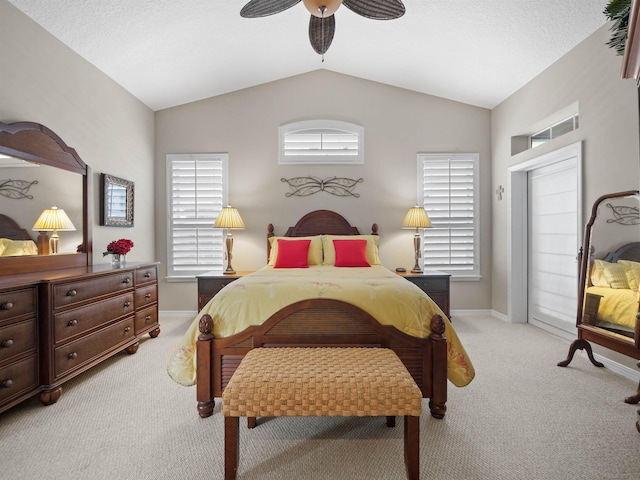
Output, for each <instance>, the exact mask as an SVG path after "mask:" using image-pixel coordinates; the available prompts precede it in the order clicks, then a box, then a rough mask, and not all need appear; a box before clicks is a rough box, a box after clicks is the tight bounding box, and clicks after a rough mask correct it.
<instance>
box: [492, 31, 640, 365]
mask: <svg viewBox="0 0 640 480" xmlns="http://www.w3.org/2000/svg"><path fill="white" fill-rule="evenodd" d="M609 36H610V32H609V30H608V25H605V26H603V27H602V28H600V29H599V30H598V31H597V32H595V33H594V34H593V35H591V36H590V37H589V38H587V39H586V40H585V41H584V42H582V43H581V44H580V45H578V46H577V47H576V48H575V49H573V50H572V51H571V52H569V53H568V54H567V55H566V56H564V57H563V58H562V59H560V60H559V61H558V62H556V63H555V64H554V65H552V66H551V67H549V68H548V69H547V70H546V71H544V72H543V73H542V74H541V75H539V76H538V77H536V78H535V79H534V80H533V81H532V82H530V83H529V84H528V85H526V86H525V87H524V88H522V89H521V90H520V91H518V92H517V93H515V94H514V95H512V96H511V97H510V98H508V99H507V100H506V101H504V102H503V103H502V104H501V105H499V106H498V107H496V108H495V109H494V110H493V111H492V130H491V139H492V148H493V169H492V191H493V190H495V189H496V188H497V186H498V185H503V186H506V185H507V169H508V168H509V167H511V166H514V165H517V164H519V163H521V162H524V161H527V160H530V159H532V158H534V157H536V156H538V155H541V154H544V153H548V152H550V151H553V150H556V149H559V148H561V147H564V146H567V145H570V144H573V143H575V142H582V148H583V150H582V160H583V202H582V207H583V208H582V211H583V217H584V218H583V222H582V225H584V224H586V222H587V220H588V218H589V215H590V213H591V206H592V204H593V202H594V200H596V199H597V198H598V197H599V196H600V195H603V194H605V193H610V192H617V191H623V190H634V189H638V187H639V185H640V163H639V152H638V150H639V149H638V93H637V89H636V86H635V82H633V81H632V80H622V79H620V68H621V63H622V61H621V57H619V56H616V55H615V52H614V51H613V50H612V49H610V48H608V47H607V46H606V42H607V41H608V39H609ZM574 102H578V105H579V113H580V128H579V129H578V130H576V131H574V132H572V133H570V134H567V135H565V136H563V137H560V138H558V139H556V140H552V141H551V142H549V143H547V144H545V145H543V146H540V147H537V148H535V149H534V150H532V151H527V152H523V153H520V154H518V155H514V156H512V155H511V137H512V136H514V135H521V134H525V133H533V129H532V127H533V126H535V125H537V124H538V122H540V121H541V120H543V119H545V118H548V117H549V116H551V115H553V114H554V113H555V112H557V111H559V110H562V109H563V108H565V107H567V106H569V105H571V104H573V103H574ZM505 198H506V197H505ZM491 212H492V220H493V231H492V240H493V244H492V252H493V257H492V258H493V262H492V268H491V271H492V274H491V277H492V287H493V288H492V292H493V296H492V305H493V309H494V310H495V311H497V312H500V313H503V314H505V315H506V314H507V294H508V291H509V285H508V283H507V260H508V259H507V255H506V254H505V253H504V252H506V251H507V234H508V231H507V229H508V226H507V202H506V201H498V200H497V199H496V198H495V196H493V200H492V207H491ZM576 253H577V252H576ZM576 268H577V266H576ZM576 274H577V272H576ZM594 350H595V351H597V352H598V353H601V354H603V355H605V356H607V357H609V358H611V359H613V360H614V361H617V362H619V363H622V364H624V365H626V366H628V367H632V366H633V365H634V363H635V362H634V361H632V360H631V359H630V358H627V357H623V356H622V355H618V354H616V353H615V352H611V351H607V350H605V349H603V348H600V347H598V346H597V345H594ZM558 360H561V359H558Z"/></svg>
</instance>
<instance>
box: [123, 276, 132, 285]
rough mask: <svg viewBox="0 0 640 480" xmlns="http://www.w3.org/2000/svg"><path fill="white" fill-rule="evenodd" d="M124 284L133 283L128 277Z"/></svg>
mask: <svg viewBox="0 0 640 480" xmlns="http://www.w3.org/2000/svg"><path fill="white" fill-rule="evenodd" d="M122 283H124V284H129V283H131V279H130V278H129V277H127V278H125V279H124V280H122Z"/></svg>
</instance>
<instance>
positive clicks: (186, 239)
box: [167, 153, 229, 281]
mask: <svg viewBox="0 0 640 480" xmlns="http://www.w3.org/2000/svg"><path fill="white" fill-rule="evenodd" d="M228 161H229V156H228V154H226V153H225V154H222V153H220V154H218V153H215V154H179V155H167V192H168V195H167V198H168V206H167V212H168V228H167V230H168V242H167V244H168V248H167V255H168V259H167V265H168V267H167V270H168V276H169V278H170V279H171V280H174V281H178V280H181V279H185V280H187V279H193V277H194V276H195V275H197V274H198V273H202V272H204V271H209V270H220V271H222V270H223V263H224V240H223V231H222V229H219V228H214V227H213V224H214V222H215V219H216V217H217V216H218V214H219V213H220V211H221V210H222V207H223V206H225V205H226V204H227V172H228Z"/></svg>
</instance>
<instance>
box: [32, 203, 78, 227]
mask: <svg viewBox="0 0 640 480" xmlns="http://www.w3.org/2000/svg"><path fill="white" fill-rule="evenodd" d="M75 229H76V227H74V226H73V223H72V222H71V219H69V216H68V215H67V214H66V213H65V211H64V210H62V209H61V208H58V207H51V208H47V209H46V210H44V211H43V212H42V213H41V214H40V217H38V220H36V223H35V224H34V225H33V230H35V231H38V232H52V231H56V230H61V231H74V230H75Z"/></svg>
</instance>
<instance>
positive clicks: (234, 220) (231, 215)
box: [213, 205, 244, 275]
mask: <svg viewBox="0 0 640 480" xmlns="http://www.w3.org/2000/svg"><path fill="white" fill-rule="evenodd" d="M213 226H214V227H215V228H226V229H227V241H226V243H227V268H226V269H225V271H224V273H225V274H228V275H232V274H234V273H236V271H235V270H234V269H233V267H232V266H231V251H232V250H233V236H232V235H231V230H232V229H234V228H236V229H241V228H244V222H243V221H242V218H241V217H240V213H238V210H237V209H236V208H234V207H232V206H231V205H229V206H226V207H224V208H223V209H222V211H221V212H220V215H218V218H216V221H215V223H214V224H213Z"/></svg>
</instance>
